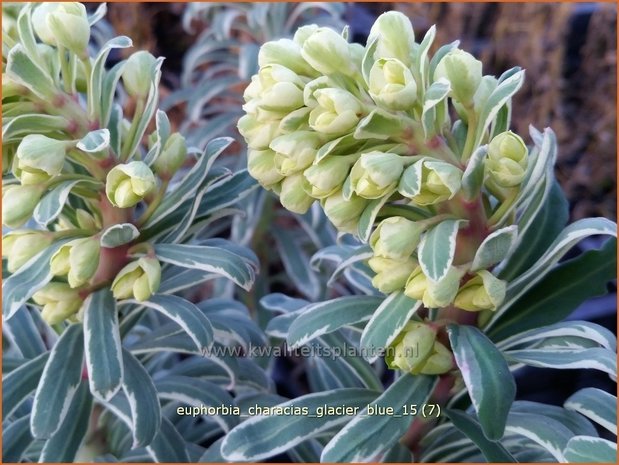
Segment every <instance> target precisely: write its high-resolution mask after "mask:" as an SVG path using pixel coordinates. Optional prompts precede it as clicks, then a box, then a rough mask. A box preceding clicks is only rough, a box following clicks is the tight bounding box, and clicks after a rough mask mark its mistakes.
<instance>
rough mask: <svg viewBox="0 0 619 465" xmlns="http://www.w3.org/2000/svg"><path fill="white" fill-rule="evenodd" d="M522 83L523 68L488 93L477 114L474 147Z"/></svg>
mask: <svg viewBox="0 0 619 465" xmlns="http://www.w3.org/2000/svg"><path fill="white" fill-rule="evenodd" d="M523 83H524V70H522V71H518V72H515V73H513V74H512V75H511V76H510V77H508V78H507V79H505V80H504V81H502V82H500V83H499V85H498V86H497V87H496V89H494V91H493V92H492V93H491V94H490V96H489V97H488V100H486V103H485V104H484V107H483V109H482V110H481V114H480V116H479V124H478V126H477V131H476V133H475V143H474V144H473V146H474V147H477V146H478V145H479V144H480V142H481V140H482V138H483V136H484V134H485V132H486V129H488V126H489V125H490V123H491V122H492V120H493V119H494V118H495V117H496V115H497V114H498V112H499V110H500V109H501V108H502V107H503V105H505V103H506V102H507V101H508V100H509V99H510V98H512V96H513V95H514V94H515V93H516V92H518V90H519V89H520V88H521V87H522V84H523Z"/></svg>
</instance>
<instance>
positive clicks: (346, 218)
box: [322, 190, 368, 233]
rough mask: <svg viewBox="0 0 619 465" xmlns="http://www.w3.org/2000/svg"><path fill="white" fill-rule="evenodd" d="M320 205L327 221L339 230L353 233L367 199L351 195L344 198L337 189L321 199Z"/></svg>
mask: <svg viewBox="0 0 619 465" xmlns="http://www.w3.org/2000/svg"><path fill="white" fill-rule="evenodd" d="M322 202H323V203H322V207H323V209H324V211H325V214H326V215H327V218H329V221H331V223H333V225H334V226H335V227H336V228H337V229H338V230H339V231H341V232H348V233H355V232H356V231H357V224H358V223H359V217H360V216H361V213H363V210H365V207H367V205H368V201H367V200H366V199H364V198H362V197H358V196H356V195H354V194H353V195H352V196H351V197H350V199H349V200H346V199H345V198H344V196H343V195H342V191H341V190H339V191H337V192H335V193H334V194H331V195H330V196H329V197H327V198H325V199H323V201H322Z"/></svg>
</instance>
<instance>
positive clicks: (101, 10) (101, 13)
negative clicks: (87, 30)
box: [88, 3, 107, 26]
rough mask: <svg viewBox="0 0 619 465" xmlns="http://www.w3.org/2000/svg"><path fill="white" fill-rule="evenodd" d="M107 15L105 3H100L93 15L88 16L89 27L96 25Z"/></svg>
mask: <svg viewBox="0 0 619 465" xmlns="http://www.w3.org/2000/svg"><path fill="white" fill-rule="evenodd" d="M106 14H107V5H106V4H105V3H101V4H100V5H99V6H98V7H97V9H96V10H95V12H94V13H92V14H89V15H88V24H89V25H90V26H92V25H94V24H97V23H98V22H99V21H101V20H102V19H103V18H104V17H105V15H106Z"/></svg>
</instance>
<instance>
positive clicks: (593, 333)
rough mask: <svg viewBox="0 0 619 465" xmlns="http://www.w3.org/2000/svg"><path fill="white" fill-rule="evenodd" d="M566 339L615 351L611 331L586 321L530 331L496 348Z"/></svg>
mask: <svg viewBox="0 0 619 465" xmlns="http://www.w3.org/2000/svg"><path fill="white" fill-rule="evenodd" d="M567 337H578V338H583V339H587V340H590V341H593V342H595V343H596V344H599V345H601V346H602V347H605V348H607V349H609V350H612V351H615V350H616V349H617V338H616V336H615V335H614V334H613V333H612V332H611V331H609V330H608V329H606V328H604V327H603V326H600V325H597V324H595V323H590V322H588V321H563V322H561V323H556V324H554V325H550V326H544V327H542V328H537V329H531V330H529V331H524V332H522V333H518V334H516V335H514V336H511V337H509V338H507V339H504V340H503V341H501V342H499V343H498V344H497V347H499V348H500V349H501V350H505V349H509V348H511V347H514V346H520V345H523V344H526V343H536V342H539V341H540V340H542V339H546V338H567ZM529 345H531V344H529Z"/></svg>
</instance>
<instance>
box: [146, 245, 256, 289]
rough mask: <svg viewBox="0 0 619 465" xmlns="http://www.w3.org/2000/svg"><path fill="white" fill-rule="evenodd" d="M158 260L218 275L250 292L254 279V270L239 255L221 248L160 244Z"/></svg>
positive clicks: (156, 249) (157, 249)
mask: <svg viewBox="0 0 619 465" xmlns="http://www.w3.org/2000/svg"><path fill="white" fill-rule="evenodd" d="M155 253H156V255H157V258H158V259H159V260H161V261H162V262H165V263H171V264H172V265H177V266H180V267H183V268H193V269H197V270H202V271H207V272H210V273H217V274H219V275H221V276H225V277H226V278H228V279H230V280H231V281H233V282H234V283H236V284H238V285H239V286H240V287H242V288H243V289H245V290H246V291H248V290H249V289H251V287H252V285H253V282H254V279H255V272H254V269H253V268H252V267H251V266H250V265H249V264H248V263H247V261H246V260H244V259H243V258H242V257H240V256H239V255H237V254H235V253H233V252H231V251H229V250H226V249H223V248H221V247H210V246H200V245H185V244H158V245H156V246H155Z"/></svg>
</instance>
